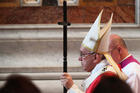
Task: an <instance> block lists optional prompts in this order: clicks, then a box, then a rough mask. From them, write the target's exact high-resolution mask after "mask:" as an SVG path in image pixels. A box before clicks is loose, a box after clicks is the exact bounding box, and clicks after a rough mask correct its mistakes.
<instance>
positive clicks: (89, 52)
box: [80, 52, 96, 57]
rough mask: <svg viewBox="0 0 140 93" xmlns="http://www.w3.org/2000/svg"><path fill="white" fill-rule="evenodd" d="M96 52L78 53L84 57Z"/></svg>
mask: <svg viewBox="0 0 140 93" xmlns="http://www.w3.org/2000/svg"><path fill="white" fill-rule="evenodd" d="M95 54H96V53H95V52H89V53H86V54H82V52H81V53H80V56H81V57H86V56H88V55H95Z"/></svg>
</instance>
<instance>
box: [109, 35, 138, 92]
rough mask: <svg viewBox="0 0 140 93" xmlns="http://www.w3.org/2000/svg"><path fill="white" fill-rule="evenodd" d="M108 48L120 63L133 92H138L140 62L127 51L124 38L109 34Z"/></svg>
mask: <svg viewBox="0 0 140 93" xmlns="http://www.w3.org/2000/svg"><path fill="white" fill-rule="evenodd" d="M109 50H110V53H111V56H112V58H113V59H114V60H115V62H117V64H120V65H121V68H122V71H123V72H124V73H125V74H126V75H127V77H128V79H127V81H126V82H127V83H128V84H129V85H130V87H131V88H132V90H133V92H134V93H140V63H139V62H138V61H137V60H136V59H134V57H133V56H132V55H131V54H129V53H128V49H127V46H126V44H125V42H124V40H123V39H122V38H121V37H120V36H118V35H116V34H112V35H111V36H110V45H109Z"/></svg>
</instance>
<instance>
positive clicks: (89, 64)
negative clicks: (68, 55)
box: [79, 47, 96, 72]
mask: <svg viewBox="0 0 140 93" xmlns="http://www.w3.org/2000/svg"><path fill="white" fill-rule="evenodd" d="M94 60H95V53H93V52H91V51H89V50H87V49H86V48H84V47H81V48H80V57H79V61H81V65H82V67H83V69H84V70H85V71H87V72H91V71H92V69H93V68H94V67H95V65H96V64H95V63H94Z"/></svg>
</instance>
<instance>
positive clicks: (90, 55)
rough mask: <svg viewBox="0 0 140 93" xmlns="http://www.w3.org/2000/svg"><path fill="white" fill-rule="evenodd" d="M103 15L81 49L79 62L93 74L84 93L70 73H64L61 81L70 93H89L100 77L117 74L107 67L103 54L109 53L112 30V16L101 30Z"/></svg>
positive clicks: (85, 84)
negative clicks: (103, 74)
mask: <svg viewBox="0 0 140 93" xmlns="http://www.w3.org/2000/svg"><path fill="white" fill-rule="evenodd" d="M101 14H102V12H101V13H100V14H99V16H98V17H97V19H96V21H95V23H94V24H93V25H92V27H91V29H90V31H89V32H88V34H87V35H86V37H85V39H84V40H83V42H82V45H81V48H80V51H81V56H80V57H79V61H81V65H82V67H83V69H84V70H85V71H87V72H91V75H90V76H89V77H88V78H87V79H86V80H85V81H84V84H83V85H84V92H83V91H81V90H80V89H79V88H78V87H77V86H76V85H75V84H74V82H73V80H72V77H71V76H70V75H69V74H68V73H63V74H62V75H61V77H60V79H61V82H62V84H63V86H64V87H66V89H67V90H68V93H85V92H86V93H89V92H87V91H88V89H89V88H90V85H91V84H94V83H95V82H96V81H98V77H99V76H100V75H101V74H102V73H104V72H109V73H113V75H114V73H116V71H115V70H114V69H113V67H112V66H106V62H104V60H103V59H104V56H103V53H105V52H107V51H108V46H107V45H109V42H107V41H108V40H109V33H108V32H109V31H110V28H111V23H112V16H111V18H110V21H109V22H108V24H107V25H106V26H105V27H104V28H103V31H102V30H100V19H101ZM108 59H109V58H108ZM119 70H120V69H119ZM95 86H96V84H95Z"/></svg>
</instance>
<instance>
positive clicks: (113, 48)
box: [109, 44, 121, 63]
mask: <svg viewBox="0 0 140 93" xmlns="http://www.w3.org/2000/svg"><path fill="white" fill-rule="evenodd" d="M109 51H110V54H111V56H112V58H113V60H114V61H115V62H116V63H120V61H121V59H120V52H119V49H118V48H117V46H114V45H113V44H110V46H109Z"/></svg>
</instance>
